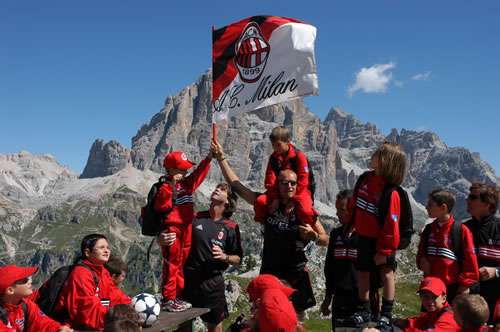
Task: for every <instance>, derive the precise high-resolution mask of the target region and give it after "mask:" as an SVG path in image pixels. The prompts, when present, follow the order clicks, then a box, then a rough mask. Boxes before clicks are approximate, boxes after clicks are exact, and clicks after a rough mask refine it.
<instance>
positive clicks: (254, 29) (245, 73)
mask: <svg viewBox="0 0 500 332" xmlns="http://www.w3.org/2000/svg"><path fill="white" fill-rule="evenodd" d="M235 46H236V58H235V64H236V67H237V68H238V72H239V73H240V78H241V80H242V81H243V82H245V83H253V82H256V81H258V80H259V78H260V77H261V75H262V73H263V72H264V68H265V67H266V63H267V59H268V58H269V52H270V51H271V47H270V46H269V42H268V41H267V40H266V39H265V38H264V36H263V35H262V32H261V31H260V27H259V25H258V24H257V23H255V22H250V23H248V25H247V26H246V27H245V30H243V33H242V34H241V36H240V39H239V40H238V42H237V43H236V45H235Z"/></svg>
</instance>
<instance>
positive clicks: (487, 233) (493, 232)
mask: <svg viewBox="0 0 500 332" xmlns="http://www.w3.org/2000/svg"><path fill="white" fill-rule="evenodd" d="M498 197H499V190H498V188H495V187H493V186H489V185H486V184H484V183H473V184H472V186H471V187H470V194H469V196H468V197H467V212H468V213H469V214H470V215H471V217H472V219H470V220H468V221H467V222H466V223H465V225H466V226H467V227H469V229H470V230H471V232H472V237H473V239H474V246H475V248H476V255H477V262H478V266H479V285H478V286H479V289H478V287H473V288H471V293H479V294H480V295H481V296H482V297H484V299H485V300H486V302H488V307H489V309H490V317H489V319H488V324H493V323H494V322H493V312H494V311H495V302H496V301H497V299H499V298H500V219H499V218H498V217H496V216H495V213H496V212H497V209H498Z"/></svg>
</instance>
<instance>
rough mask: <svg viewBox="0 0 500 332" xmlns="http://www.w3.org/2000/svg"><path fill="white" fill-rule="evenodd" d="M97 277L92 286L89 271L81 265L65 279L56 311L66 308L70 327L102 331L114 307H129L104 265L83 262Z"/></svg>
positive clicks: (92, 279) (125, 296)
mask: <svg viewBox="0 0 500 332" xmlns="http://www.w3.org/2000/svg"><path fill="white" fill-rule="evenodd" d="M83 264H85V265H87V266H89V267H90V268H91V269H92V271H94V273H95V274H96V276H97V279H98V280H99V284H98V285H97V288H96V285H95V281H94V277H93V275H92V272H90V271H89V270H88V269H86V268H85V267H83V266H76V267H75V268H74V270H73V271H72V272H71V274H70V275H69V277H68V280H66V283H65V285H64V287H63V289H62V291H61V295H60V297H59V300H58V302H57V304H56V308H55V310H56V311H58V310H63V309H66V310H67V311H68V313H69V323H70V325H71V327H73V328H86V329H92V330H102V329H104V315H105V314H106V313H107V312H108V310H109V308H110V307H112V306H115V305H117V304H130V302H131V301H130V298H129V297H128V296H127V295H125V293H123V291H122V290H121V289H119V288H118V287H116V286H115V284H114V283H113V280H112V279H111V276H110V274H109V272H108V270H107V269H106V268H105V267H104V265H96V264H92V263H91V262H89V261H88V260H84V261H83Z"/></svg>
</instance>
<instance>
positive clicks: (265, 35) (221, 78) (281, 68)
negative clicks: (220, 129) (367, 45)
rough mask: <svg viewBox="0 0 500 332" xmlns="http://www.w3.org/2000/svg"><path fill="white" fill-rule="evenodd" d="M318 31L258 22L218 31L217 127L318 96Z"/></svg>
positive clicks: (271, 20) (285, 21)
mask: <svg viewBox="0 0 500 332" xmlns="http://www.w3.org/2000/svg"><path fill="white" fill-rule="evenodd" d="M315 39H316V28H315V27H313V26H312V25H309V24H306V23H304V22H301V21H299V20H296V19H292V18H285V17H278V16H254V17H250V18H247V19H244V20H242V21H239V22H237V23H234V24H231V25H228V26H226V27H223V28H220V29H217V30H214V31H213V49H212V61H213V64H212V65H213V69H212V71H213V72H212V75H213V88H212V89H213V90H212V102H213V110H214V116H213V121H214V122H218V121H220V120H224V119H227V118H228V117H231V116H233V115H236V114H238V113H243V112H248V111H252V110H255V109H258V108H261V107H264V106H269V105H273V104H277V103H281V102H284V101H287V100H290V99H294V98H298V97H302V96H307V95H317V94H318V76H317V74H316V61H315V58H314V40H315Z"/></svg>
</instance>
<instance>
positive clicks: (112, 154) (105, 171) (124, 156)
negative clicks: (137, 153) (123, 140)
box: [80, 139, 131, 179]
mask: <svg viewBox="0 0 500 332" xmlns="http://www.w3.org/2000/svg"><path fill="white" fill-rule="evenodd" d="M130 162H131V157H130V150H129V149H127V148H126V147H124V146H123V145H121V144H120V143H119V142H117V141H114V140H111V141H109V142H107V143H105V142H104V140H102V139H97V140H95V141H94V144H92V147H91V148H90V153H89V157H88V160H87V164H86V165H85V169H84V170H83V172H82V174H81V175H80V178H82V179H86V178H95V177H101V176H107V175H111V174H114V173H116V172H118V171H120V170H122V169H124V168H125V167H126V166H127V165H128V164H129V163H130Z"/></svg>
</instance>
